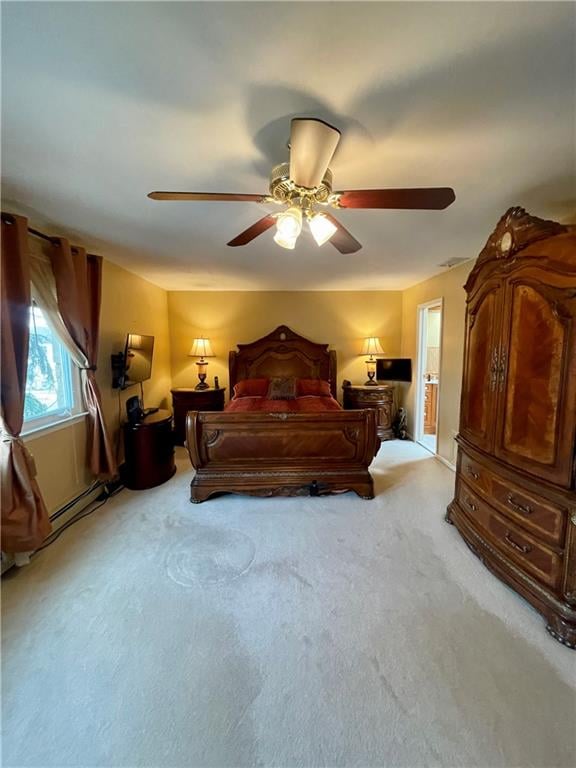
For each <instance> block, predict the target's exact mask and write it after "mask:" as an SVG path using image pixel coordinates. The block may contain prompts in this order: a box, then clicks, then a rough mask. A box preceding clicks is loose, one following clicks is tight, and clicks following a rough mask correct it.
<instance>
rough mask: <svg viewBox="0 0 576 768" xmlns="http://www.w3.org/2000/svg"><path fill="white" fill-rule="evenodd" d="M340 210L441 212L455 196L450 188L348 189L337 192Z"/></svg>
mask: <svg viewBox="0 0 576 768" xmlns="http://www.w3.org/2000/svg"><path fill="white" fill-rule="evenodd" d="M337 194H339V195H341V197H340V200H339V201H338V206H339V207H340V208H411V209H412V210H416V209H422V210H442V209H443V208H448V206H449V205H451V204H452V203H453V202H454V200H456V195H455V194H454V190H453V189H452V188H451V187H428V188H422V189H349V190H345V191H344V192H338V193H337Z"/></svg>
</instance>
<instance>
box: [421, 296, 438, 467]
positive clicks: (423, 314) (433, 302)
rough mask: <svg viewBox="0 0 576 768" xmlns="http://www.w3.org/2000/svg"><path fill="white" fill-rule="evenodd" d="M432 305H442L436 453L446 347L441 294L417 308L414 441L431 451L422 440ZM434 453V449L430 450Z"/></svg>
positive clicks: (435, 452) (436, 451)
mask: <svg viewBox="0 0 576 768" xmlns="http://www.w3.org/2000/svg"><path fill="white" fill-rule="evenodd" d="M432 307H440V350H439V353H438V368H439V371H438V401H437V408H436V450H435V451H434V454H437V453H438V427H439V425H440V396H441V394H442V352H443V348H444V298H443V297H442V296H440V298H438V299H433V300H431V301H426V302H424V303H423V304H418V306H417V308H416V312H417V324H416V394H415V398H414V403H415V405H414V407H415V409H416V412H415V414H414V441H415V442H417V443H418V445H421V446H422V447H423V448H426V450H427V451H430V449H429V448H428V446H427V445H425V444H424V443H422V442H420V441H421V439H422V436H423V434H424V389H425V388H424V366H425V360H426V352H425V350H426V343H425V338H424V333H423V331H424V322H425V320H424V319H425V318H427V314H426V313H427V312H428V310H429V309H431V308H432ZM430 452H431V453H432V451H430Z"/></svg>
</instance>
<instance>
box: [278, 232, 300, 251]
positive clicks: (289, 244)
mask: <svg viewBox="0 0 576 768" xmlns="http://www.w3.org/2000/svg"><path fill="white" fill-rule="evenodd" d="M296 239H297V237H286V236H285V235H283V234H282V232H276V234H275V235H274V242H275V243H276V245H280V246H282V248H288V249H289V250H290V251H292V250H293V249H294V246H295V245H296Z"/></svg>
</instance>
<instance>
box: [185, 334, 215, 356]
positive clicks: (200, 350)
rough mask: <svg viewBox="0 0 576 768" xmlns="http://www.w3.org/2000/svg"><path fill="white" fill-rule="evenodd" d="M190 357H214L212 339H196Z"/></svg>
mask: <svg viewBox="0 0 576 768" xmlns="http://www.w3.org/2000/svg"><path fill="white" fill-rule="evenodd" d="M188 355H189V356H190V357H214V352H212V347H211V346H210V339H204V338H200V339H194V342H193V343H192V349H191V350H190V352H188Z"/></svg>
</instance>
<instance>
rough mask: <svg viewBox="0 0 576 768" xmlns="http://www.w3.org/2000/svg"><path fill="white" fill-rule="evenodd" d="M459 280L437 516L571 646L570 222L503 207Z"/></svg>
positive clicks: (575, 608)
mask: <svg viewBox="0 0 576 768" xmlns="http://www.w3.org/2000/svg"><path fill="white" fill-rule="evenodd" d="M465 290H466V293H467V308H466V342H465V352H464V371H463V380H462V401H461V410H460V431H459V435H458V438H457V441H458V464H457V473H456V492H455V498H454V500H453V501H452V503H451V504H450V506H449V507H448V512H447V516H446V519H447V520H448V522H451V523H453V524H454V525H455V526H456V527H457V528H458V531H459V532H460V534H461V535H462V537H463V538H464V540H465V541H466V543H467V544H468V545H469V547H470V548H471V549H472V550H473V551H474V552H475V553H476V554H477V555H478V556H479V557H480V559H481V560H482V561H483V562H484V563H485V565H486V566H487V567H488V568H489V569H490V570H491V571H492V572H493V573H495V574H496V575H497V576H498V577H499V578H501V579H502V580H503V581H505V582H506V583H507V584H508V585H509V586H511V587H512V588H513V589H515V590H516V591H517V592H518V593H519V594H521V595H522V596H523V597H524V598H526V599H527V600H528V601H529V602H530V603H532V605H533V606H534V607H535V608H536V609H537V610H538V611H540V613H542V614H543V615H544V617H545V618H546V621H547V629H548V631H549V632H550V634H551V635H553V636H554V637H555V638H556V639H557V640H559V641H560V642H561V643H563V644H564V645H567V646H569V647H570V648H576V491H575V436H576V227H565V226H563V225H561V224H557V223H556V222H553V221H543V220H542V219H537V218H534V217H532V216H530V215H529V214H527V213H526V211H524V209H522V208H511V209H510V210H509V211H508V212H507V213H506V214H505V215H504V216H503V217H502V218H501V219H500V221H499V222H498V225H497V227H496V229H495V230H494V232H493V233H492V235H491V236H490V238H489V239H488V242H487V243H486V246H485V247H484V249H483V250H482V252H481V254H480V256H479V257H478V260H477V262H476V264H475V266H474V268H473V270H472V272H471V273H470V276H469V278H468V281H467V283H466V285H465Z"/></svg>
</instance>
